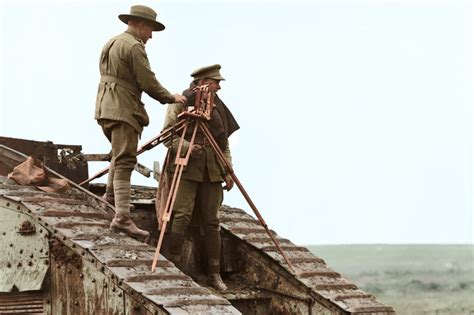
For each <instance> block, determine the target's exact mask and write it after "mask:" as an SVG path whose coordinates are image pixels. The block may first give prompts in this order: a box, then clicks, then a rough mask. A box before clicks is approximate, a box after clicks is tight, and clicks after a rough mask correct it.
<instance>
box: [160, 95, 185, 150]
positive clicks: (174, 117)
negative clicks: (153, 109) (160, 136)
mask: <svg viewBox="0 0 474 315" xmlns="http://www.w3.org/2000/svg"><path fill="white" fill-rule="evenodd" d="M183 110H184V106H183V105H181V104H180V103H172V104H169V105H168V108H167V110H166V116H165V123H164V125H163V130H164V129H166V128H169V127H172V126H173V125H174V124H176V123H177V121H178V115H179V114H180V113H181V112H182V111H183ZM180 138H181V133H178V134H176V135H173V136H172V137H171V139H170V140H167V141H165V142H164V143H163V144H164V145H165V146H166V147H167V148H168V149H170V150H173V151H174V152H176V150H178V145H179V140H180ZM188 149H189V141H188V140H186V139H184V141H183V149H182V153H184V154H186V152H188Z"/></svg>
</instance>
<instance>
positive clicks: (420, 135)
mask: <svg viewBox="0 0 474 315" xmlns="http://www.w3.org/2000/svg"><path fill="white" fill-rule="evenodd" d="M140 3H141V4H145V5H149V6H151V7H153V8H154V9H155V10H156V11H158V20H159V21H161V22H162V23H163V24H165V25H166V30H165V31H163V32H160V33H154V36H153V39H151V40H150V41H149V42H148V44H147V47H146V50H147V52H148V56H149V59H150V62H151V66H152V69H153V70H154V71H155V72H156V74H157V77H158V79H159V80H160V82H161V83H162V84H163V85H164V86H165V87H167V88H168V89H169V90H170V91H171V92H181V91H182V90H183V89H184V88H186V87H187V85H188V84H189V81H190V79H191V77H190V73H191V72H192V71H193V70H194V69H196V68H198V67H200V66H204V65H210V64H214V63H219V64H221V65H222V70H221V73H222V75H223V76H224V77H225V78H226V81H225V82H223V83H222V84H221V86H222V90H221V92H220V93H219V94H220V96H221V98H222V99H223V100H224V102H225V103H226V104H227V105H228V107H229V108H230V109H231V110H232V111H233V113H234V115H235V117H236V118H237V120H238V122H239V123H240V126H241V130H239V131H238V132H236V134H235V135H233V136H232V139H231V149H232V153H233V159H234V166H235V171H236V174H237V176H238V177H239V178H240V180H241V181H242V183H243V184H244V186H245V188H246V189H247V191H248V192H249V193H250V195H251V196H252V198H253V199H254V202H255V204H256V205H257V207H258V208H259V210H260V212H261V213H262V215H263V217H264V218H265V220H266V221H267V223H268V225H269V226H270V227H271V228H272V229H274V230H276V231H277V233H278V234H280V235H281V236H283V237H286V238H289V239H291V240H292V241H293V242H295V243H298V244H347V243H349V244H352V243H473V214H472V193H473V191H472V174H473V172H472V136H473V133H472V118H473V111H472V102H473V94H472V91H473V80H472V70H473V66H472V53H473V52H472V13H473V11H472V4H471V2H470V1H462V0H450V1H447V0H446V1H427V0H426V1H416V0H414V1H402V0H399V1H383V0H378V1H375V0H373V1H369V0H366V1H362V0H360V1H357V0H353V1H347V0H346V1H339V0H336V1H297V0H288V1H260V2H257V1H222V0H221V1H217V0H215V1H209V0H207V1H199V2H198V1H184V0H161V1H141V2H140ZM133 4H137V1H100V2H99V1H65V0H64V1H19V0H15V1H1V2H0V21H1V24H0V134H1V135H2V136H8V137H18V138H25V139H32V140H38V141H46V140H50V141H53V142H55V143H61V144H82V145H83V151H84V152H85V153H106V152H108V151H109V149H110V148H109V144H108V142H107V140H106V138H105V137H104V136H103V134H102V132H101V130H100V128H99V126H98V125H97V123H96V122H95V121H94V119H93V116H94V107H95V96H96V91H97V85H98V81H99V69H98V59H99V54H100V51H101V49H102V46H103V45H104V44H105V42H106V41H107V40H108V39H109V38H110V37H112V36H114V35H117V34H119V33H121V32H123V31H124V30H125V27H126V26H125V24H123V23H122V22H120V21H119V20H118V18H117V15H118V14H121V13H128V12H129V7H130V5H133ZM143 99H144V101H145V103H146V108H147V111H148V113H149V115H150V118H151V124H150V126H148V127H147V128H146V129H145V131H144V133H143V137H142V143H143V142H145V141H147V140H148V139H150V138H152V137H153V136H155V135H156V134H158V133H159V131H160V130H161V128H162V124H163V118H164V114H165V110H166V107H165V106H163V105H161V104H159V103H158V102H156V101H154V100H152V99H150V98H148V97H144V98H143ZM164 152H165V151H164V149H163V148H158V149H155V150H153V151H151V152H147V153H145V154H143V155H142V156H140V157H139V162H141V163H142V164H145V165H147V166H148V167H152V165H153V161H154V160H160V161H161V162H162V159H163V155H164ZM104 166H106V165H105V164H104V163H95V164H92V165H91V168H90V173H91V174H92V173H94V172H96V171H97V170H98V169H100V168H102V167H104ZM99 181H102V182H103V181H105V177H104V178H102V179H101V180H99ZM132 183H133V184H142V185H143V184H145V185H156V182H154V181H153V180H149V179H146V178H144V177H143V176H141V175H139V174H135V175H133V178H132ZM224 203H225V204H228V205H231V206H235V207H239V208H242V209H244V210H246V211H247V212H251V210H250V208H249V207H248V206H247V205H246V203H245V200H244V199H243V197H242V196H241V195H240V193H239V192H238V190H237V189H236V188H235V189H234V190H233V191H231V192H230V193H226V195H225V201H224Z"/></svg>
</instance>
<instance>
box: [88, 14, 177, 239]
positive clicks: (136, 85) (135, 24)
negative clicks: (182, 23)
mask: <svg viewBox="0 0 474 315" xmlns="http://www.w3.org/2000/svg"><path fill="white" fill-rule="evenodd" d="M156 15H157V14H156V12H155V11H154V10H153V9H151V8H149V7H146V6H143V5H135V6H132V7H131V8H130V13H129V14H120V15H119V16H118V17H119V19H120V20H121V21H122V22H124V23H125V24H127V25H128V28H127V30H126V31H125V32H124V33H122V34H120V35H117V36H115V37H113V38H112V39H110V40H109V41H108V42H107V43H106V44H105V46H104V48H103V49H102V53H101V56H100V64H99V68H100V75H101V78H100V83H99V89H98V93H97V100H96V109H95V119H96V120H97V121H98V123H99V124H100V126H101V127H102V130H103V132H104V134H105V136H106V137H107V139H108V140H109V141H110V143H111V145H112V160H111V163H110V171H109V177H108V180H107V188H106V193H105V195H104V198H105V199H106V200H107V201H108V202H110V203H112V204H115V211H116V214H115V218H114V219H113V221H112V223H111V225H110V227H111V228H112V229H114V230H119V231H123V232H125V233H127V234H129V235H131V236H135V237H144V238H147V237H148V234H149V233H148V232H147V231H144V230H141V229H139V228H138V227H137V226H136V225H135V223H134V222H133V221H132V220H131V219H130V210H129V204H130V176H131V173H132V170H133V168H134V166H135V164H136V162H137V158H136V152H137V145H138V138H139V136H140V135H141V133H142V130H143V127H145V126H147V125H148V123H149V117H148V114H147V112H146V110H145V105H144V104H143V102H142V101H141V95H142V92H145V93H147V94H148V95H149V96H150V97H152V98H154V99H155V100H157V101H159V102H160V103H162V104H166V103H178V104H184V103H185V102H186V98H185V97H184V96H182V95H180V94H174V95H173V94H171V93H170V92H169V91H168V90H167V89H165V88H164V87H163V86H162V85H161V84H160V82H158V80H157V79H156V77H155V74H154V73H153V71H152V70H151V68H150V63H149V61H148V57H147V54H146V52H145V44H146V43H147V41H148V40H149V39H150V38H152V32H154V31H162V30H164V29H165V26H164V25H163V24H161V23H160V22H158V21H157V20H156Z"/></svg>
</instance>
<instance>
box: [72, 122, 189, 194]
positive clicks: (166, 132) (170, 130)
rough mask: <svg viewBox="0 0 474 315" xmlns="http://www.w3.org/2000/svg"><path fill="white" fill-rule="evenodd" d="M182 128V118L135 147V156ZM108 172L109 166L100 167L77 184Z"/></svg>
mask: <svg viewBox="0 0 474 315" xmlns="http://www.w3.org/2000/svg"><path fill="white" fill-rule="evenodd" d="M183 128H184V120H182V121H179V122H178V123H177V124H176V125H175V126H173V127H170V128H168V129H165V130H163V131H162V132H161V133H160V134H159V135H158V136H156V137H154V138H153V139H151V140H150V141H148V142H147V143H145V144H144V145H142V146H141V147H140V148H138V149H137V156H138V155H140V154H142V153H143V152H145V151H148V150H151V149H153V148H154V147H156V146H157V145H159V144H160V143H162V142H164V141H166V139H168V138H169V137H171V136H172V134H173V133H174V132H177V131H180V130H182V129H183ZM108 172H109V167H106V168H104V169H102V170H101V171H100V172H97V173H96V174H94V175H93V176H92V177H90V178H88V179H86V180H84V181H82V182H81V183H79V186H84V185H85V184H88V183H89V182H91V181H93V180H94V179H96V178H99V177H102V176H104V175H105V174H107V173H108Z"/></svg>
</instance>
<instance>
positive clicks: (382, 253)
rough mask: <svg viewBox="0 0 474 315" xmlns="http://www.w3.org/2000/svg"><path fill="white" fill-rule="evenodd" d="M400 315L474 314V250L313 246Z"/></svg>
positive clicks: (330, 264)
mask: <svg viewBox="0 0 474 315" xmlns="http://www.w3.org/2000/svg"><path fill="white" fill-rule="evenodd" d="M308 248H309V249H310V250H311V251H312V252H313V253H314V254H315V255H316V256H318V257H321V258H323V259H324V260H325V261H326V263H327V264H328V265H329V266H330V267H331V268H332V269H334V270H335V271H337V272H339V273H341V274H342V275H343V277H345V278H347V279H350V280H351V281H353V282H354V283H355V284H357V285H358V286H359V287H360V288H361V289H362V290H364V291H366V292H368V293H371V294H373V295H375V296H376V297H377V299H378V300H380V301H382V302H383V303H385V304H388V305H391V306H393V307H394V308H395V310H396V311H397V314H402V315H403V314H449V315H457V314H462V315H464V314H473V315H474V246H473V245H327V246H308Z"/></svg>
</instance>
